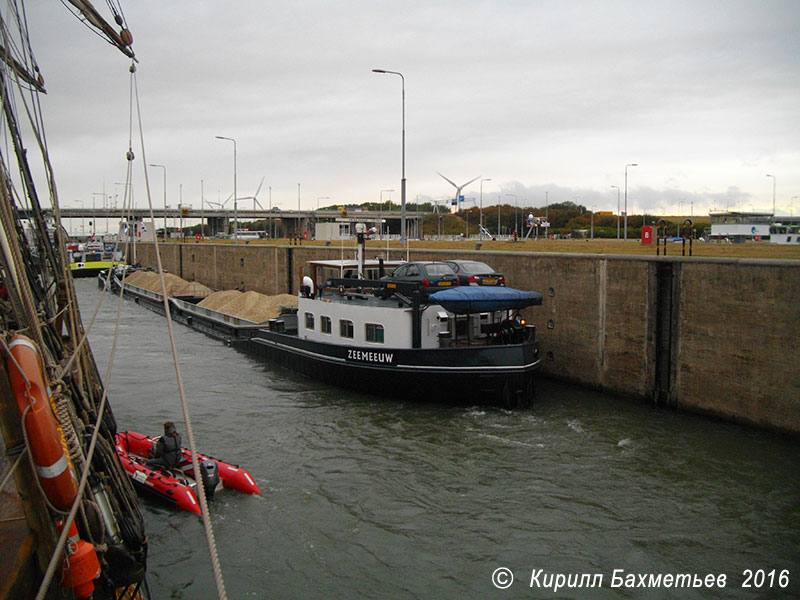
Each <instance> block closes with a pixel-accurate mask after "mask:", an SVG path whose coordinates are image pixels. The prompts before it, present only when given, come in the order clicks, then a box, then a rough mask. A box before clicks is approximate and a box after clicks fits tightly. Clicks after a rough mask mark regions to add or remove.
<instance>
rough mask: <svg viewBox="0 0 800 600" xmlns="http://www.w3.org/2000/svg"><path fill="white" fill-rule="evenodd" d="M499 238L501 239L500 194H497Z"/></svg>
mask: <svg viewBox="0 0 800 600" xmlns="http://www.w3.org/2000/svg"><path fill="white" fill-rule="evenodd" d="M497 239H498V240H499V239H500V194H497Z"/></svg>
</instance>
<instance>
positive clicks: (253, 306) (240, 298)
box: [198, 290, 297, 323]
mask: <svg viewBox="0 0 800 600" xmlns="http://www.w3.org/2000/svg"><path fill="white" fill-rule="evenodd" d="M198 306H202V307H204V308H209V309H212V310H218V311H219V312H223V313H225V314H228V315H232V316H234V317H239V318H240V319H246V320H248V321H253V322H254V323H263V322H264V321H269V320H270V319H274V318H275V317H277V316H278V315H279V314H280V312H281V306H288V307H292V308H296V307H297V296H293V295H291V294H278V295H277V296H266V295H264V294H259V293H258V292H239V291H236V290H226V291H222V292H214V293H213V294H211V295H210V296H208V297H207V298H205V299H204V300H203V301H201V302H200V303H199V304H198Z"/></svg>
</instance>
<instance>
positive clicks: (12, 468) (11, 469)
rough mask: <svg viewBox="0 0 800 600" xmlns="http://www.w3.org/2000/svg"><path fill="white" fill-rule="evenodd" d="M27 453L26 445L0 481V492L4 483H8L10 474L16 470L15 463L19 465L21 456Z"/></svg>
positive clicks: (4, 485)
mask: <svg viewBox="0 0 800 600" xmlns="http://www.w3.org/2000/svg"><path fill="white" fill-rule="evenodd" d="M27 453H28V448H27V447H25V449H24V450H23V451H22V452H20V453H19V456H18V457H17V460H15V461H14V464H13V465H11V468H10V469H9V470H8V473H6V476H5V477H3V482H2V483H0V493H1V492H2V491H3V490H4V489H5V487H6V483H8V480H9V479H11V476H12V475H13V474H14V471H15V470H16V468H17V465H19V463H20V461H21V460H22V457H23V456H25V454H27Z"/></svg>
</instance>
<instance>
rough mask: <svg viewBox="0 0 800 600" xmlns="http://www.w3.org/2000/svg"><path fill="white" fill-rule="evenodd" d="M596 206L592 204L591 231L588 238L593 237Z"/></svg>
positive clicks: (591, 238)
mask: <svg viewBox="0 0 800 600" xmlns="http://www.w3.org/2000/svg"><path fill="white" fill-rule="evenodd" d="M595 208H597V207H596V206H592V228H591V229H592V233H591V234H590V235H589V239H590V240H593V239H594V209H595Z"/></svg>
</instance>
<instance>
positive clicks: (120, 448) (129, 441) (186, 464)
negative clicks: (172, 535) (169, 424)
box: [116, 431, 261, 514]
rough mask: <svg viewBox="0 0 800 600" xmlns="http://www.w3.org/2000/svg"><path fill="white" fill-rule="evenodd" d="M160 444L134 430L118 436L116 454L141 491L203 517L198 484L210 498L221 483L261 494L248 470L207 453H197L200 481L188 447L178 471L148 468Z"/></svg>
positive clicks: (242, 490) (184, 449)
mask: <svg viewBox="0 0 800 600" xmlns="http://www.w3.org/2000/svg"><path fill="white" fill-rule="evenodd" d="M157 441H158V438H151V437H148V436H146V435H144V434H141V433H136V432H135V431H123V432H121V433H118V434H117V436H116V444H117V454H118V455H119V458H120V460H121V461H122V465H123V466H124V467H125V471H126V472H127V473H128V476H129V477H130V478H131V480H132V481H133V483H134V484H135V485H136V486H137V487H138V488H139V489H142V490H145V491H147V492H150V493H152V494H155V495H157V496H160V497H162V498H164V499H165V500H167V501H168V502H170V503H172V504H174V505H175V506H177V507H178V508H181V509H183V510H188V511H189V512H193V513H197V514H200V503H199V502H198V501H197V495H196V492H195V490H196V488H197V485H198V484H199V485H201V486H203V489H205V491H206V497H208V498H211V497H213V495H214V490H215V489H216V487H217V485H218V484H219V483H222V486H223V487H226V488H230V489H234V490H238V491H240V492H245V493H248V494H260V493H261V490H260V489H258V486H257V485H256V482H255V481H253V477H252V475H250V473H248V472H247V471H246V470H245V469H242V468H240V467H238V466H236V465H232V464H229V463H226V462H223V461H221V460H218V459H216V458H213V457H210V456H206V455H205V454H200V453H198V454H197V462H198V463H199V464H200V470H201V471H202V473H201V477H200V478H197V477H196V476H195V472H194V468H193V467H192V456H191V453H190V452H189V450H188V449H186V448H181V450H182V454H183V456H182V458H181V460H180V462H179V463H178V465H177V467H176V468H175V469H172V470H170V471H166V470H162V469H158V468H151V467H148V466H147V465H146V462H147V458H148V456H149V454H150V450H151V449H152V448H153V447H154V444H155V443H156V442H157Z"/></svg>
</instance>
